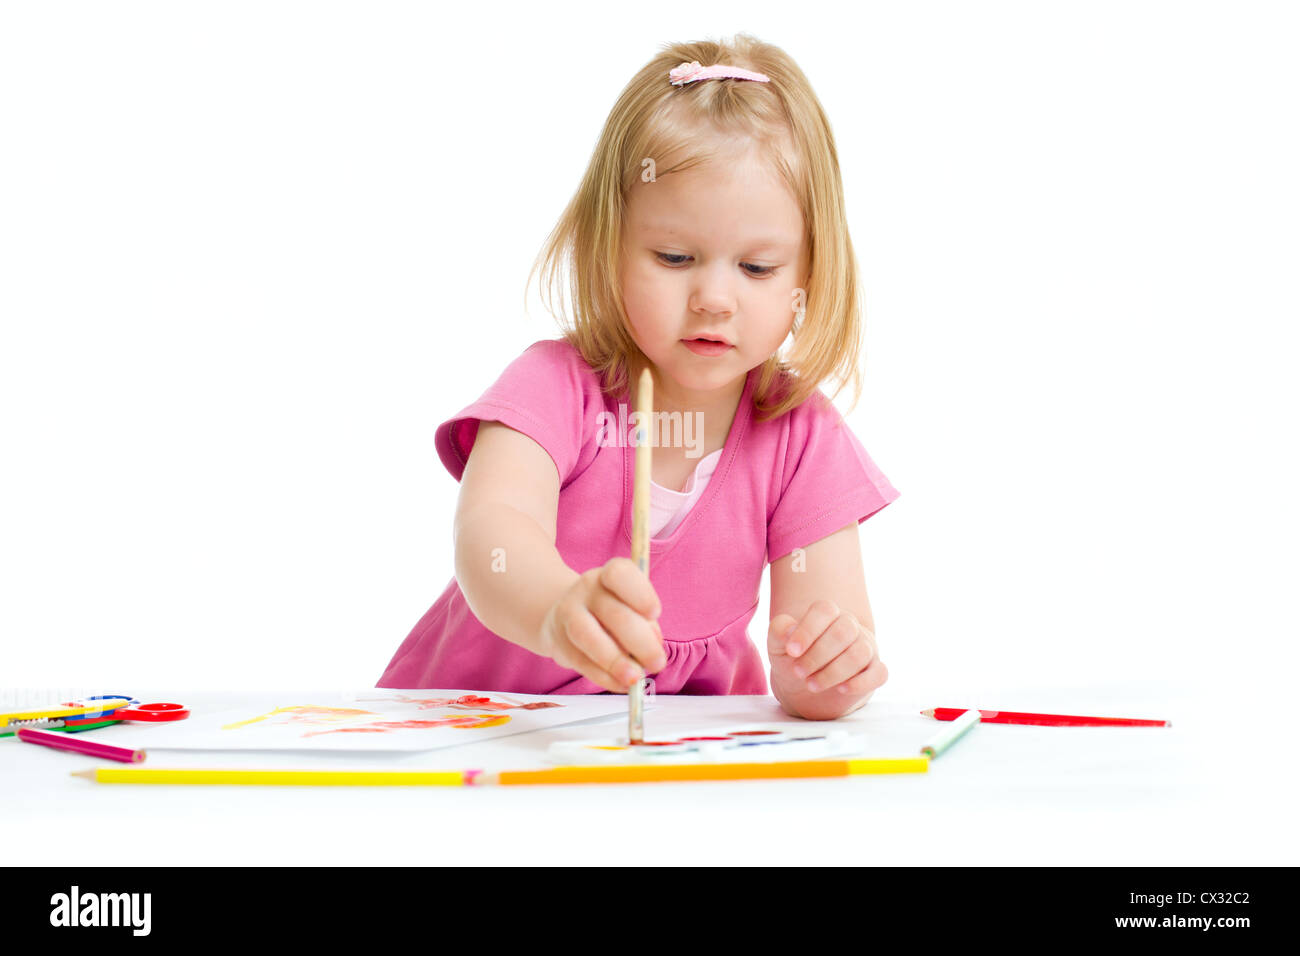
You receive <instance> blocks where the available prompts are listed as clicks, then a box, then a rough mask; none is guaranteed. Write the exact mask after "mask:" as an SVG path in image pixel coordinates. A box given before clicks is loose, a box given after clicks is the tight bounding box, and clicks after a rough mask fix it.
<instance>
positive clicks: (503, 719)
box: [303, 714, 510, 737]
mask: <svg viewBox="0 0 1300 956" xmlns="http://www.w3.org/2000/svg"><path fill="white" fill-rule="evenodd" d="M509 722H510V716H509V715H508V714H466V715H465V716H463V717H462V716H460V715H457V716H455V717H441V718H439V719H437V720H378V721H375V722H374V723H373V724H367V725H366V726H364V727H334V728H331V729H330V730H317V731H313V732H312V733H307V734H303V736H304V737H319V736H321V735H322V734H386V733H388V732H389V731H392V730H429V729H431V728H434V727H455V728H456V729H457V730H481V729H482V728H484V727H499V726H501V725H502V724H508V723H509Z"/></svg>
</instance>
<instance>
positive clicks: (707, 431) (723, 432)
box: [631, 365, 748, 454]
mask: <svg viewBox="0 0 1300 956" xmlns="http://www.w3.org/2000/svg"><path fill="white" fill-rule="evenodd" d="M649 368H650V377H651V379H653V381H654V400H653V402H652V403H651V406H652V408H653V410H654V411H655V412H667V413H669V414H671V413H673V412H678V413H680V414H681V415H682V416H686V415H696V413H699V415H700V416H702V417H701V418H699V419H697V420H699V421H700V422H701V424H702V425H703V432H704V433H703V436H702V437H703V442H704V448H705V454H708V453H711V452H712V451H715V450H716V449H719V448H721V447H723V445H725V444H726V442H727V436H728V435H729V434H730V433H731V423H732V422H733V421H734V420H735V417H736V412H737V411H738V410H739V408H740V399H741V396H742V395H743V394H744V392H745V381H746V379H747V378H748V374H746V375H741V376H740V377H739V378H737V379H736V380H735V381H734V382H732V383H730V384H729V385H727V386H726V387H725V388H719V389H715V390H713V391H711V392H695V393H692V394H690V395H687V396H682V395H678V394H673V393H670V391H669V390H668V389H667V388H665V387H664V386H663V385H662V384H661V383H662V381H663V378H662V376H661V375H660V374H659V371H658V369H656V368H655V367H654V366H653V365H651V366H649ZM640 377H641V367H636V368H634V369H633V370H632V374H631V394H632V408H635V407H636V382H637V381H638V380H639V379H640Z"/></svg>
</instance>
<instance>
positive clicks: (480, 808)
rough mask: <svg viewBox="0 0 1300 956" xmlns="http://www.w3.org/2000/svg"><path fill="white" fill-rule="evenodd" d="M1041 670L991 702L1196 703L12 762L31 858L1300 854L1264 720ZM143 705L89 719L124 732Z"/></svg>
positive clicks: (665, 712) (1132, 860) (1275, 861)
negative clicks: (740, 733)
mask: <svg viewBox="0 0 1300 956" xmlns="http://www.w3.org/2000/svg"><path fill="white" fill-rule="evenodd" d="M359 690H360V689H359ZM1036 692H1037V694H1038V696H1034V694H1026V693H1024V692H1021V693H1015V692H1008V693H1005V694H1000V695H997V697H998V699H997V700H996V701H993V700H991V699H986V698H985V697H984V696H982V697H981V700H980V701H979V702H978V704H977V706H983V707H993V706H997V707H1001V708H1002V709H1008V710H1039V711H1045V710H1050V711H1051V712H1055V713H1091V714H1106V715H1109V716H1133V717H1147V716H1151V717H1163V718H1166V719H1169V720H1171V721H1173V725H1174V726H1173V727H1171V728H1160V729H1156V728H1041V727H1024V726H1005V725H993V724H983V725H980V726H978V727H975V728H974V729H972V731H971V732H970V733H969V734H968V735H967V736H966V737H965V738H964V739H963V740H961V741H960V742H959V743H958V744H956V745H955V746H954V748H953V749H952V750H950V751H949V752H948V753H946V754H944V755H943V756H942V757H940V758H939V759H938V760H936V761H933V762H932V763H931V766H930V771H929V772H928V773H926V774H897V775H882V776H856V777H846V778H829V779H814V780H809V779H803V780H771V781H764V780H752V781H751V780H744V781H727V782H692V783H651V784H620V785H592V784H588V785H571V786H524V787H490V786H482V787H303V786H298V787H268V786H183V785H173V786H164V785H151V786H140V785H109V784H97V783H94V782H91V781H88V780H85V779H81V778H77V777H72V776H70V771H73V770H80V769H85V768H87V767H91V766H110V765H112V766H117V764H112V763H111V762H110V761H105V760H96V759H94V758H86V757H82V756H80V755H77V754H71V753H67V752H63V751H57V750H52V749H50V748H46V747H40V746H33V745H28V744H23V743H21V742H19V741H17V740H16V739H15V738H13V737H6V738H0V781H3V784H4V790H5V797H6V800H5V802H6V805H7V806H6V809H7V811H8V813H9V816H10V821H11V822H15V821H16V823H17V825H16V826H9V827H7V828H6V836H5V841H4V844H5V845H4V847H3V852H2V854H0V855H2V856H3V857H4V862H5V863H6V864H7V865H11V866H23V865H75V866H87V865H94V864H104V863H111V862H122V861H130V862H131V863H132V864H134V865H203V866H208V865H222V866H224V865H241V864H303V865H346V864H386V865H440V866H446V865H463V864H494V865H495V864H533V863H536V864H551V863H593V864H606V863H609V864H618V863H628V862H637V863H640V864H648V865H655V864H738V865H750V864H755V865H764V864H785V865H789V864H862V865H882V864H888V865H945V864H947V865H953V864H955V865H965V864H998V865H1000V864H1017V865H1020V864H1025V865H1051V866H1055V865H1124V866H1133V865H1142V866H1148V865H1150V866H1165V865H1174V866H1182V865H1187V866H1226V865H1284V864H1287V865H1289V864H1294V863H1295V862H1296V859H1297V853H1296V848H1297V839H1296V827H1295V824H1294V822H1293V813H1292V809H1291V804H1292V803H1293V801H1294V791H1293V789H1292V788H1291V786H1290V776H1291V775H1290V771H1289V763H1284V762H1280V761H1278V760H1275V759H1273V758H1272V757H1271V756H1270V754H1269V752H1268V751H1267V750H1266V749H1265V748H1264V747H1263V746H1255V747H1252V746H1250V744H1249V742H1250V741H1251V740H1260V739H1262V737H1263V734H1262V732H1257V733H1254V734H1249V733H1247V728H1245V727H1242V726H1227V725H1225V724H1224V723H1222V722H1221V721H1218V720H1216V719H1214V717H1213V716H1210V715H1206V716H1202V715H1204V714H1205V709H1204V708H1203V707H1199V706H1197V705H1196V701H1194V700H1193V699H1192V698H1191V697H1186V696H1184V697H1181V698H1180V694H1179V692H1178V691H1176V690H1173V689H1171V688H1169V687H1156V688H1142V687H1132V686H1127V687H1119V688H1111V689H1104V688H1103V689H1098V688H1088V689H1079V688H1074V689H1071V688H1058V689H1054V690H1050V691H1049V690H1044V689H1042V688H1038V689H1036ZM133 693H134V694H135V696H136V697H138V698H139V699H141V700H175V701H180V702H183V703H185V704H188V705H189V706H190V707H191V708H192V709H193V710H194V711H202V710H225V709H229V708H232V707H239V708H244V707H248V708H263V707H265V706H266V705H267V704H272V705H275V704H279V705H287V704H291V703H321V704H332V703H336V702H340V701H342V700H345V699H346V694H342V693H340V692H339V691H337V690H335V691H328V692H321V691H286V692H283V693H281V692H276V693H268V692H264V691H261V692H247V693H217V692H192V693H180V692H177V691H175V690H171V691H167V692H165V693H162V694H152V693H149V692H147V691H145V692H141V691H139V690H134V691H133ZM982 693H987V692H982ZM1047 700H1051V701H1053V702H1054V703H1053V706H1052V707H1051V708H1048V707H1046V706H1043V705H1044V704H1045V702H1046V701H1047ZM972 703H975V702H974V701H970V700H964V699H963V700H956V699H952V698H941V697H938V696H936V695H935V694H934V693H933V692H931V693H928V694H927V697H926V699H920V698H917V699H909V697H908V695H907V694H906V693H895V694H894V695H893V696H892V697H890V696H886V695H883V694H880V695H877V698H876V699H874V700H872V701H871V702H870V703H869V704H868V705H867V707H865V708H864V709H862V710H861V711H859V712H858V713H856V714H853V715H851V716H849V717H847V718H843V719H842V720H841V721H839V722H838V726H843V727H845V729H849V730H851V731H853V732H856V733H865V734H868V735H869V737H870V739H871V741H872V746H871V750H870V754H871V755H877V754H878V755H882V756H883V755H900V754H901V755H905V754H912V753H915V752H916V751H917V749H918V748H919V746H920V744H921V743H922V742H923V741H924V740H925V739H926V738H927V737H929V736H930V735H931V734H933V733H934V732H935V730H936V729H937V726H938V725H937V724H936V722H935V721H933V720H930V719H929V718H925V717H922V716H920V715H919V713H918V712H919V711H920V710H921V709H922V708H923V707H929V706H949V705H951V706H967V705H970V704H972ZM1030 704H1034V705H1037V706H1029V705H1030ZM250 712H257V711H256V710H251V711H250ZM646 721H647V732H648V733H649V734H651V735H652V736H657V735H666V734H668V733H671V732H673V731H684V730H688V729H697V728H700V727H701V726H722V725H732V724H737V723H749V722H758V721H763V722H771V723H774V724H795V725H798V726H800V728H801V729H804V730H807V729H809V728H811V727H822V726H825V725H822V724H812V723H810V722H806V721H797V720H794V719H792V718H789V717H787V716H785V715H784V714H783V713H782V712H781V711H780V709H779V708H778V706H777V705H776V702H775V700H774V699H773V698H771V697H657V698H655V700H654V706H653V709H652V710H651V711H650V712H649V713H648V714H647V718H646ZM124 729H125V728H121V727H118V726H114V727H106V728H101V729H99V730H96V731H92V732H90V733H88V734H86V735H85V737H84V738H83V739H93V740H97V741H103V742H106V743H112V742H113V740H114V736H115V732H117V731H119V730H124ZM1262 730H1263V728H1260V731H1262ZM620 732H626V718H625V717H622V718H616V719H614V720H612V721H609V722H606V723H603V724H586V725H573V726H568V727H559V728H554V729H551V730H546V731H535V732H532V733H528V734H521V735H517V736H514V737H508V738H503V739H500V740H496V741H487V742H482V743H470V744H466V745H463V746H458V747H454V748H449V749H442V750H436V751H428V752H421V753H414V754H399V755H391V754H386V755H379V754H360V753H356V754H354V753H349V754H337V753H336V754H328V753H321V754H311V753H275V754H271V753H266V752H254V753H249V752H243V753H240V752H218V751H204V752H184V751H155V752H153V753H151V754H150V756H149V758H148V760H147V762H146V763H145V764H142V766H174V767H181V766H244V767H285V768H300V767H301V768H307V767H349V768H352V767H375V768H379V767H383V768H408V769H426V768H427V769H451V768H455V769H461V768H466V767H483V768H488V769H501V768H526V767H537V766H544V765H545V762H544V760H543V758H542V755H543V753H544V752H545V749H546V747H547V745H548V744H549V743H550V742H552V741H554V740H571V739H590V738H593V737H604V736H616V735H618V734H619V733H620Z"/></svg>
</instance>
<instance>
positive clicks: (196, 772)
mask: <svg viewBox="0 0 1300 956" xmlns="http://www.w3.org/2000/svg"><path fill="white" fill-rule="evenodd" d="M122 770H127V771H128V772H127V773H121V772H120V771H122ZM72 775H73V776H74V777H85V778H86V779H87V780H94V781H95V782H96V783H225V784H241V785H248V784H254V785H257V784H265V785H270V786H314V787H319V786H339V787H354V786H368V787H411V786H419V787H459V786H461V785H463V784H464V783H465V773H464V771H461V770H432V771H422V770H238V769H231V770H201V769H190V768H188V767H175V768H170V769H169V768H166V767H95V768H94V769H91V770H77V771H75V772H74V773H73V774H72Z"/></svg>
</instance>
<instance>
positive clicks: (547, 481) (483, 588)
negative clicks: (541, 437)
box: [452, 421, 580, 654]
mask: <svg viewBox="0 0 1300 956" xmlns="http://www.w3.org/2000/svg"><path fill="white" fill-rule="evenodd" d="M559 500H560V476H559V473H558V472H557V471H556V468H555V462H554V461H553V460H552V459H551V456H550V455H549V454H547V452H546V450H545V449H544V448H542V446H541V445H539V444H537V442H535V441H533V440H532V439H531V438H529V437H528V436H527V435H525V434H523V433H522V432H519V431H516V430H515V429H513V428H510V427H508V426H506V425H503V424H501V423H500V422H493V421H483V422H479V426H478V434H477V435H476V437H475V439H474V447H473V448H471V449H470V454H469V460H468V461H467V462H466V463H465V471H464V474H462V475H461V481H460V497H459V499H458V500H457V502H456V520H455V526H454V529H453V532H452V533H453V540H454V541H455V548H456V581H457V583H458V584H459V585H460V590H461V593H463V594H464V595H465V602H466V603H467V604H468V605H469V609H470V610H471V611H473V612H474V616H475V617H477V618H478V619H479V620H480V621H482V622H483V623H484V624H485V625H486V626H487V628H488V630H490V631H492V632H493V633H494V634H497V635H499V636H501V637H504V638H505V639H506V640H507V641H510V642H511V643H513V644H518V645H519V646H520V647H524V648H527V649H528V650H530V651H532V652H533V653H534V654H543V653H544V652H543V650H542V648H541V644H540V638H541V631H542V619H543V618H544V617H545V616H546V612H547V611H549V610H550V608H551V605H553V604H554V603H555V602H556V601H557V600H558V599H559V598H560V596H561V595H562V594H563V593H564V592H565V591H567V590H568V589H569V588H570V587H572V586H573V584H574V582H575V581H577V580H578V578H579V576H580V575H579V574H578V572H576V571H574V570H573V569H571V568H570V567H568V566H567V565H566V564H565V563H564V561H563V559H561V557H560V554H559V552H558V551H557V550H556V549H555V516H556V512H557V510H558V508H559Z"/></svg>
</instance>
